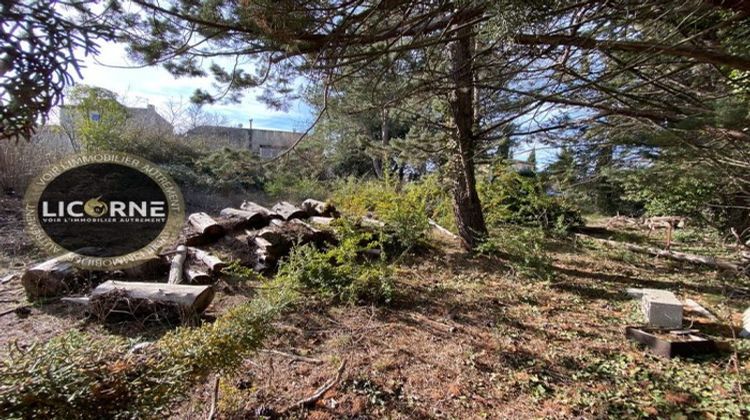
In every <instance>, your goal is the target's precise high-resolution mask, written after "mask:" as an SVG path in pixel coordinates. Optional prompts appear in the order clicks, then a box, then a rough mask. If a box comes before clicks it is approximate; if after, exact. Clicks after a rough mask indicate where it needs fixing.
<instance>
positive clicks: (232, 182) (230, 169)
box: [195, 147, 265, 190]
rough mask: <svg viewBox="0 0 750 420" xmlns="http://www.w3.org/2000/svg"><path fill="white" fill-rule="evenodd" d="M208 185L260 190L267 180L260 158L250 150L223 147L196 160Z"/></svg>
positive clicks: (228, 188)
mask: <svg viewBox="0 0 750 420" xmlns="http://www.w3.org/2000/svg"><path fill="white" fill-rule="evenodd" d="M195 168H196V170H197V172H198V173H200V174H201V175H203V176H204V178H203V179H206V180H207V181H206V185H205V186H207V187H211V188H218V189H221V190H233V189H234V190H238V189H245V190H260V189H263V183H264V181H265V177H264V173H263V167H262V166H261V162H260V158H258V157H257V156H256V155H255V154H254V153H253V152H251V151H249V150H236V149H229V148H226V147H225V148H222V149H220V150H216V151H213V152H211V153H209V154H208V155H205V156H203V157H201V158H200V159H198V160H197V161H196V162H195Z"/></svg>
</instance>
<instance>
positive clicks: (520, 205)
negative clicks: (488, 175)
mask: <svg viewBox="0 0 750 420" xmlns="http://www.w3.org/2000/svg"><path fill="white" fill-rule="evenodd" d="M479 193H480V198H481V200H482V206H483V208H484V212H485V218H486V221H487V225H488V227H490V228H497V227H501V226H503V225H506V224H515V225H521V226H531V227H539V228H542V229H543V230H545V231H547V232H555V233H564V232H566V231H568V230H569V229H570V228H571V227H574V226H580V225H583V217H582V216H581V214H580V212H579V211H578V210H576V209H575V208H573V207H572V206H570V205H568V204H567V203H566V202H565V201H563V200H562V199H560V198H558V197H555V196H551V195H549V194H547V192H546V191H545V189H544V185H543V183H542V182H540V180H539V179H537V178H536V177H535V176H526V175H522V174H519V173H517V172H515V171H512V170H502V171H500V173H499V174H497V175H496V176H495V177H494V179H492V181H491V182H482V183H480V184H479Z"/></svg>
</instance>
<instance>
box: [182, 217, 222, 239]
mask: <svg viewBox="0 0 750 420" xmlns="http://www.w3.org/2000/svg"><path fill="white" fill-rule="evenodd" d="M188 223H190V226H192V227H193V229H195V231H196V232H198V233H200V234H201V235H205V236H207V237H210V238H220V237H221V236H223V235H224V228H223V227H221V225H220V224H219V223H218V222H216V220H214V219H213V217H211V216H209V215H208V214H206V213H203V212H199V213H193V214H191V215H190V216H188Z"/></svg>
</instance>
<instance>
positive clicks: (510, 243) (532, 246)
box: [476, 225, 552, 280]
mask: <svg viewBox="0 0 750 420" xmlns="http://www.w3.org/2000/svg"><path fill="white" fill-rule="evenodd" d="M544 246H545V234H544V231H543V230H542V229H541V228H538V227H521V226H512V225H506V226H503V227H502V228H499V229H495V230H493V231H492V234H491V235H490V236H489V237H488V238H487V239H486V240H485V241H484V242H483V243H482V244H480V245H479V246H478V247H477V249H476V251H477V252H478V253H480V254H485V255H499V256H502V257H505V258H507V259H508V262H509V263H510V266H511V268H512V269H513V271H514V273H515V274H517V275H519V276H521V277H525V278H530V279H537V280H549V279H550V278H551V276H552V265H551V264H552V260H551V258H550V257H549V255H548V254H547V252H546V250H545V247H544Z"/></svg>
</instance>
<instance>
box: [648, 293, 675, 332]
mask: <svg viewBox="0 0 750 420" xmlns="http://www.w3.org/2000/svg"><path fill="white" fill-rule="evenodd" d="M661 292H663V291H661ZM641 310H642V311H643V314H644V315H645V316H646V322H647V323H648V325H650V326H652V327H656V328H665V329H675V328H682V302H680V301H679V299H677V297H676V296H675V295H674V294H673V293H671V292H667V293H655V294H654V293H645V294H644V295H643V297H642V298H641Z"/></svg>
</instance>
